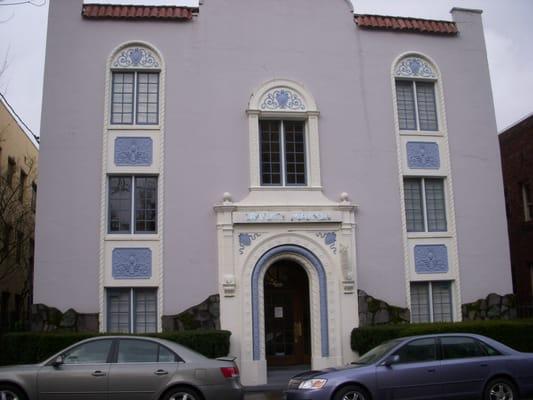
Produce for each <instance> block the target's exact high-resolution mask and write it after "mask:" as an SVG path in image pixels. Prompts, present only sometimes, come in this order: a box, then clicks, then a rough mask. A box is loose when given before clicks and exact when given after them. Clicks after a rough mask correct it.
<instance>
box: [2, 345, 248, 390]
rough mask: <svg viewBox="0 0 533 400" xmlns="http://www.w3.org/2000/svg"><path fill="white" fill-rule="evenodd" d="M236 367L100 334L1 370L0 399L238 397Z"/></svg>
mask: <svg viewBox="0 0 533 400" xmlns="http://www.w3.org/2000/svg"><path fill="white" fill-rule="evenodd" d="M242 397H243V391H242V386H241V384H240V381H239V370H238V369H237V366H236V365H235V363H234V362H233V361H232V360H230V359H226V360H224V359H217V360H212V359H208V358H206V357H204V356H202V355H201V354H198V353H196V352H194V351H192V350H190V349H188V348H186V347H184V346H180V345H179V344H176V343H174V342H170V341H167V340H162V339H156V338H146V337H135V336H107V337H106V336H103V337H98V338H92V339H88V340H84V341H81V342H79V343H76V344H75V345H73V346H70V347H68V348H67V349H65V350H64V351H62V352H60V353H58V354H56V355H54V356H53V357H51V358H50V359H48V360H46V361H45V362H43V363H41V364H33V365H18V366H11V367H2V368H0V400H62V399H64V400H82V399H83V400H102V399H106V400H126V399H128V400H209V399H214V398H217V399H227V400H241V399H242Z"/></svg>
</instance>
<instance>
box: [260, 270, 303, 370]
mask: <svg viewBox="0 0 533 400" xmlns="http://www.w3.org/2000/svg"><path fill="white" fill-rule="evenodd" d="M264 298H265V345H266V346H265V347H266V358H267V364H268V366H269V367H271V366H285V365H297V364H309V363H310V360H311V332H310V322H309V320H310V318H309V279H308V278H307V273H306V272H305V270H304V269H303V268H302V267H301V266H300V265H299V264H297V263H296V262H293V261H289V260H285V261H283V260H282V261H278V262H277V263H275V264H273V265H272V266H271V267H270V268H269V269H268V270H267V272H266V274H265V280H264Z"/></svg>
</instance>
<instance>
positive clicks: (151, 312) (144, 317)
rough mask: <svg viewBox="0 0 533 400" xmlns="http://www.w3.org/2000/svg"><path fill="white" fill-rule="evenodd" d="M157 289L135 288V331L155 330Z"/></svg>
mask: <svg viewBox="0 0 533 400" xmlns="http://www.w3.org/2000/svg"><path fill="white" fill-rule="evenodd" d="M156 294H157V291H156V290H155V289H136V290H135V333H147V332H156V331H157V295H156Z"/></svg>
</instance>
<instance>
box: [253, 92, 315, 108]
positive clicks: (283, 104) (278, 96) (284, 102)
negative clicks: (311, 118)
mask: <svg viewBox="0 0 533 400" xmlns="http://www.w3.org/2000/svg"><path fill="white" fill-rule="evenodd" d="M260 104H261V105H260V107H261V110H266V111H279V110H282V111H305V109H306V106H305V104H304V102H303V101H302V99H301V98H300V95H299V94H298V93H296V92H295V91H294V90H291V89H288V88H274V89H272V90H270V91H269V92H267V93H266V94H265V95H264V96H263V99H262V101H261V102H260Z"/></svg>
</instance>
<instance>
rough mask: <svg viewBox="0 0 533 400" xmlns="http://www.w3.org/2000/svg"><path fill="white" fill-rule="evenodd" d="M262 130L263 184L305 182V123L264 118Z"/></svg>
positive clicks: (291, 184) (283, 184) (261, 123)
mask: <svg viewBox="0 0 533 400" xmlns="http://www.w3.org/2000/svg"><path fill="white" fill-rule="evenodd" d="M259 131H260V155H261V162H260V165H261V185H263V186H303V185H306V183H307V172H306V169H307V168H306V163H307V160H306V152H307V151H306V144H305V122H304V121H280V120H261V121H259ZM282 160H283V162H282Z"/></svg>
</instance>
